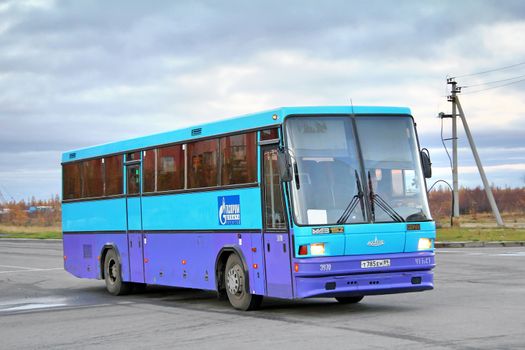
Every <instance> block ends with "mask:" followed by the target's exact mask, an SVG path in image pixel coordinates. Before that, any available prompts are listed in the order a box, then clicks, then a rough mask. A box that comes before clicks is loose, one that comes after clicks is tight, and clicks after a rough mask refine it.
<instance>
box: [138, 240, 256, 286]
mask: <svg viewBox="0 0 525 350" xmlns="http://www.w3.org/2000/svg"><path fill="white" fill-rule="evenodd" d="M240 232H241V233H213V232H209V233H179V232H177V233H146V234H145V237H146V244H145V245H144V258H145V261H147V263H145V275H146V283H148V284H158V285H166V286H176V287H187V288H198V289H206V290H215V286H216V281H215V262H216V258H217V256H218V254H219V252H220V251H221V249H222V248H223V247H226V246H228V247H236V248H237V249H239V250H240V251H241V252H242V254H243V255H244V258H245V259H246V264H247V265H248V269H249V276H250V277H249V278H250V290H251V292H252V293H254V294H260V295H264V273H263V271H264V267H263V258H262V247H261V246H260V241H261V235H260V234H253V233H242V231H240ZM239 236H240V238H239ZM252 241H256V245H255V246H253V245H252ZM254 247H255V248H256V249H255V250H256V251H255V252H254V251H253V249H252V248H254ZM254 264H257V269H255V268H254Z"/></svg>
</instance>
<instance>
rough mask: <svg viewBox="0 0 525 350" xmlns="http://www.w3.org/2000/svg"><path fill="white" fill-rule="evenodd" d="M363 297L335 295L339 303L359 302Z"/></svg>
mask: <svg viewBox="0 0 525 350" xmlns="http://www.w3.org/2000/svg"><path fill="white" fill-rule="evenodd" d="M363 298H364V296H363V295H358V296H355V297H335V300H337V301H338V302H339V304H357V303H358V302H360V301H361V300H363Z"/></svg>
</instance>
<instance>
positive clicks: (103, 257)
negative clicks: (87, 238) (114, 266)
mask: <svg viewBox="0 0 525 350" xmlns="http://www.w3.org/2000/svg"><path fill="white" fill-rule="evenodd" d="M111 249H113V250H114V251H115V252H116V254H117V258H118V262H119V264H120V266H121V267H122V263H121V261H120V253H119V250H118V248H117V246H116V245H115V244H113V243H106V244H104V246H103V247H102V249H101V250H100V255H99V256H100V259H99V276H100V279H104V278H106V274H105V271H104V263H105V262H106V255H107V254H108V251H110V250H111Z"/></svg>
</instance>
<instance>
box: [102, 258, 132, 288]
mask: <svg viewBox="0 0 525 350" xmlns="http://www.w3.org/2000/svg"><path fill="white" fill-rule="evenodd" d="M120 269H121V267H120V262H119V259H118V255H117V253H116V252H115V250H114V249H110V250H108V252H107V253H106V259H105V260H104V279H105V281H106V289H107V290H108V292H109V293H110V294H113V295H124V294H127V293H129V291H130V289H131V285H130V283H126V282H123V281H122V271H121V270H120Z"/></svg>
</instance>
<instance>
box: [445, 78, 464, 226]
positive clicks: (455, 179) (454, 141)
mask: <svg viewBox="0 0 525 350" xmlns="http://www.w3.org/2000/svg"><path fill="white" fill-rule="evenodd" d="M447 84H450V85H452V88H451V95H450V96H448V101H449V102H452V189H453V191H452V196H453V199H454V200H453V206H454V207H453V208H452V213H453V215H452V226H459V181H458V123H457V118H456V117H457V113H456V103H455V101H456V97H457V95H456V94H457V93H458V92H461V88H459V89H458V87H457V83H456V81H455V80H454V79H447Z"/></svg>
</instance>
